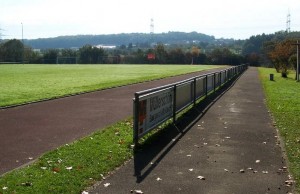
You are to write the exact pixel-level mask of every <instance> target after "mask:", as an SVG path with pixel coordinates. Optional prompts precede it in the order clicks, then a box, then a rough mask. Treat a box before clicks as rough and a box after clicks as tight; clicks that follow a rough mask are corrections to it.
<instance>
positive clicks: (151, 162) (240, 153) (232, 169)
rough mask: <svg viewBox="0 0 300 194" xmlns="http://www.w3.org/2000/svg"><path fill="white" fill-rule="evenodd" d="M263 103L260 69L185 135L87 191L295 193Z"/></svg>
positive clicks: (168, 139)
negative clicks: (289, 185)
mask: <svg viewBox="0 0 300 194" xmlns="http://www.w3.org/2000/svg"><path fill="white" fill-rule="evenodd" d="M264 98H265V97H264V94H263V91H262V87H261V84H260V81H259V78H258V72H257V69H256V68H249V69H248V70H247V71H246V72H245V73H244V74H243V75H242V76H241V77H240V78H239V79H238V80H237V81H236V83H235V84H234V85H232V87H230V88H229V89H228V91H226V92H225V93H223V94H222V95H221V96H220V97H219V98H214V99H212V101H211V103H210V104H209V105H208V106H207V108H206V109H202V108H203V107H202V108H201V106H200V107H199V108H198V112H201V113H199V114H197V115H196V116H197V117H196V118H193V121H194V123H193V125H192V126H188V125H187V126H184V128H185V130H184V133H177V132H176V131H175V130H174V131H169V132H166V133H165V134H163V135H162V136H161V137H160V138H159V139H158V140H156V141H155V142H153V144H152V146H150V147H147V148H145V149H144V150H143V151H142V152H138V153H137V154H136V155H135V156H134V159H133V160H131V161H129V162H128V163H127V164H126V165H124V166H123V167H121V168H120V169H118V170H116V171H115V172H114V173H112V174H111V175H110V176H108V177H106V179H105V180H103V181H102V182H99V183H97V184H96V185H95V186H94V187H93V188H90V189H88V192H89V193H113V194H115V193H118V194H121V193H139V191H142V192H143V193H155V194H159V193H164V194H165V193H167V194H168V193H170V194H171V193H204V194H208V193H212V194H226V193H230V194H231V193H236V194H240V193H251V194H252V193H255V194H256V193H272V194H274V193H288V192H290V191H291V189H292V188H290V187H287V186H286V185H285V181H286V180H288V175H289V174H288V172H287V170H286V163H285V160H284V157H283V155H282V150H281V147H280V146H279V145H280V144H278V142H279V141H278V138H277V132H276V129H275V128H274V127H273V125H272V120H271V119H270V116H269V113H268V110H267V108H266V106H265V103H264ZM193 116H195V115H193ZM179 128H182V126H179ZM135 171H136V172H135ZM134 174H138V176H135V175H134ZM104 184H106V186H107V185H109V186H107V187H105V186H104Z"/></svg>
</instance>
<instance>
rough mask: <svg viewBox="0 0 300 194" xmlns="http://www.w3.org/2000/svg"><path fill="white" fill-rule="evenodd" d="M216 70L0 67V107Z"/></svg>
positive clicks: (185, 67) (190, 67)
mask: <svg viewBox="0 0 300 194" xmlns="http://www.w3.org/2000/svg"><path fill="white" fill-rule="evenodd" d="M217 67H220V66H208V65H0V107H4V106H10V105H16V104H22V103H26V102H30V101H37V100H41V99H49V98H50V99H51V98H56V97H61V96H65V95H69V94H78V93H81V92H88V91H94V90H99V89H104V88H110V87H115V86H120V85H126V84H131V83H137V82H143V81H148V80H154V79H158V78H164V77H169V76H173V75H179V74H185V73H190V72H195V71H201V70H206V69H211V68H217Z"/></svg>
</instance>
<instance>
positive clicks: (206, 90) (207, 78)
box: [205, 75, 208, 97]
mask: <svg viewBox="0 0 300 194" xmlns="http://www.w3.org/2000/svg"><path fill="white" fill-rule="evenodd" d="M207 77H208V76H207V75H205V97H207V93H208V92H207V79H208V78H207Z"/></svg>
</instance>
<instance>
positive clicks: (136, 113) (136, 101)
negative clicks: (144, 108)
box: [133, 93, 140, 147]
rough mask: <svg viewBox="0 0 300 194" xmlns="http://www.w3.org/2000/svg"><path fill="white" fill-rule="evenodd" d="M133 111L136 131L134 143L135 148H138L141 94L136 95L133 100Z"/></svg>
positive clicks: (134, 132)
mask: <svg viewBox="0 0 300 194" xmlns="http://www.w3.org/2000/svg"><path fill="white" fill-rule="evenodd" d="M133 104H134V107H133V109H134V110H133V111H134V123H133V125H134V127H133V128H134V131H133V141H134V146H135V147H137V145H138V143H139V134H138V128H139V118H138V117H139V104H140V99H139V94H137V93H135V94H134V100H133Z"/></svg>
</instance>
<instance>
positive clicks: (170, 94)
mask: <svg viewBox="0 0 300 194" xmlns="http://www.w3.org/2000/svg"><path fill="white" fill-rule="evenodd" d="M173 99H174V90H173V89H172V88H170V89H166V90H163V91H160V92H158V93H152V94H150V95H147V96H144V97H142V98H141V99H140V103H139V115H138V117H139V122H138V135H139V136H142V135H144V134H145V133H147V132H148V131H149V130H151V129H153V128H154V127H156V126H158V125H159V124H161V123H162V122H164V121H165V120H166V119H168V118H170V117H171V116H172V114H173Z"/></svg>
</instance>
